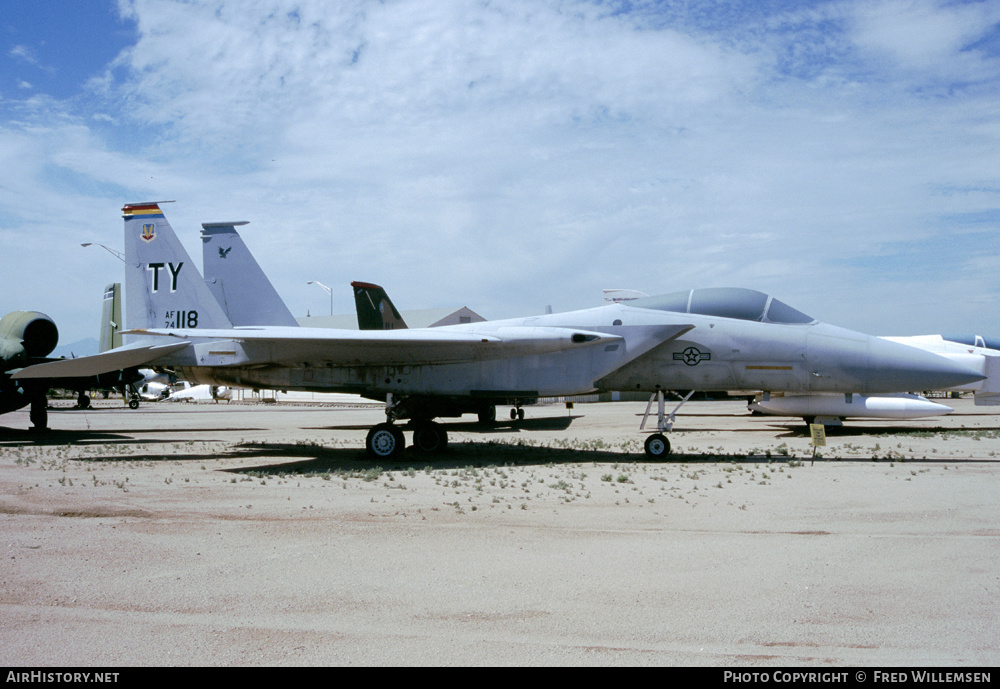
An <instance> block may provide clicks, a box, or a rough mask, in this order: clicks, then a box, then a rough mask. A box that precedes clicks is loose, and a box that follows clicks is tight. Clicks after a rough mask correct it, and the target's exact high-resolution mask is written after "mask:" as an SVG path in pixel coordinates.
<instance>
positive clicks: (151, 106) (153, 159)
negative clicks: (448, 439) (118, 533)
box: [0, 0, 1000, 344]
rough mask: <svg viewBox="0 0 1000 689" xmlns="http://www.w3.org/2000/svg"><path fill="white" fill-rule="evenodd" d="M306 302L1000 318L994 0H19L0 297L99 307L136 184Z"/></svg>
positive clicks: (79, 313) (887, 331)
mask: <svg viewBox="0 0 1000 689" xmlns="http://www.w3.org/2000/svg"><path fill="white" fill-rule="evenodd" d="M159 200H174V201H175V203H172V204H169V205H166V206H164V210H165V212H166V213H167V218H168V220H169V221H170V223H171V225H172V226H173V228H174V230H175V231H176V232H177V234H178V235H179V236H180V238H181V240H182V242H183V243H184V244H185V246H186V247H187V249H188V251H189V252H190V253H191V255H192V257H193V259H194V261H195V262H196V263H197V264H198V265H200V263H201V248H200V243H199V241H198V240H199V231H200V226H201V223H203V222H215V221H225V220H233V221H235V220H248V221H250V224H249V225H247V226H245V227H242V228H241V234H242V235H243V237H244V240H245V241H246V243H247V245H248V246H249V248H250V249H251V251H252V252H253V253H254V254H255V256H256V258H257V260H258V262H259V263H260V264H261V266H262V267H263V269H264V271H265V272H266V273H267V274H268V276H269V277H270V278H271V281H272V282H273V283H274V285H275V288H276V289H277V290H278V293H279V294H281V296H282V297H283V298H284V299H285V301H286V303H287V304H288V306H289V308H290V309H291V311H292V313H294V314H295V315H299V316H302V315H305V314H306V313H307V312H310V313H312V314H316V315H318V314H325V313H328V311H329V309H330V306H329V304H330V302H329V296H328V295H327V294H326V293H325V292H324V291H322V290H321V289H320V288H319V287H318V286H316V285H307V284H306V283H307V281H310V280H315V281H320V282H322V283H324V284H326V285H329V286H331V287H334V288H335V292H334V311H335V312H336V313H351V312H353V310H354V306H353V298H352V295H351V290H350V287H349V283H350V281H351V280H363V281H367V282H375V283H378V284H381V285H383V286H384V287H385V288H386V289H387V291H388V292H389V294H390V295H391V296H392V299H393V301H394V302H395V304H396V306H397V308H399V309H400V310H403V311H405V310H410V309H424V308H439V307H451V306H453V307H458V306H468V307H469V308H471V309H473V310H474V311H476V312H477V313H479V314H481V315H483V316H484V317H486V318H489V319H496V318H508V317H517V316H529V315H534V314H539V313H544V312H545V309H546V307H548V306H551V307H552V308H553V310H555V311H566V310H571V309H578V308H589V307H592V306H598V305H600V304H601V290H602V289H605V288H619V289H635V290H641V291H644V292H646V293H648V294H662V293H668V292H675V291H679V290H686V289H690V288H697V287H721V286H737V287H750V288H754V289H759V290H761V291H764V292H768V293H770V294H773V295H774V296H776V297H777V298H779V299H781V300H783V301H785V302H786V303H788V304H791V305H792V306H794V307H796V308H797V309H799V310H801V311H804V312H806V313H808V314H810V315H811V316H814V317H816V318H818V319H820V320H823V321H827V322H830V323H834V324H836V325H841V326H844V327H848V328H854V329H857V330H862V331H864V332H868V333H872V334H879V335H911V334H928V333H941V332H944V333H978V334H981V335H987V336H993V337H996V336H998V335H1000V313H998V311H1000V309H998V305H1000V3H996V2H991V1H989V0H984V1H969V2H960V1H955V2H950V1H944V0H865V1H863V2H860V1H859V2H844V1H839V0H831V1H820V0H816V1H812V2H809V1H803V0H769V1H767V2H762V1H760V0H742V1H741V0H718V1H715V2H713V1H712V0H665V1H662V2H652V1H649V2H646V1H642V0H635V1H631V2H630V1H627V0H621V1H618V2H613V1H598V0H564V1H552V2H545V1H543V0H505V1H503V2H499V1H479V2H473V1H471V0H470V1H452V0H384V1H383V2H369V1H367V0H336V1H330V2H324V1H321V0H309V2H303V1H297V0H239V2H236V1H235V0H183V1H180V0H119V1H117V2H115V1H113V0H91V1H89V2H86V3H81V2H77V1H75V0H73V1H69V0H8V1H7V2H5V3H4V4H3V6H2V8H0V246H2V247H3V249H2V251H0V257H2V258H0V276H2V278H0V314H2V313H7V312H8V311H12V310H18V309H25V310H38V311H42V312H44V313H47V314H48V315H49V316H51V317H52V318H53V319H54V320H55V321H56V323H57V325H58V327H59V329H60V334H61V337H60V342H61V343H64V344H65V343H68V342H72V341H74V340H78V339H82V338H87V337H96V336H97V329H98V323H99V320H100V298H101V294H102V292H103V288H104V286H105V285H106V284H107V283H109V282H113V281H122V276H123V272H122V264H121V263H120V262H119V260H118V259H117V258H115V257H114V256H113V255H112V254H111V253H109V252H105V251H103V250H101V249H100V248H99V247H97V246H91V247H89V248H83V247H81V246H80V245H81V243H83V242H94V243H103V244H105V245H107V246H109V247H111V248H113V249H116V250H121V247H122V246H123V239H122V227H123V225H122V219H121V207H122V205H123V204H125V203H131V202H140V201H159Z"/></svg>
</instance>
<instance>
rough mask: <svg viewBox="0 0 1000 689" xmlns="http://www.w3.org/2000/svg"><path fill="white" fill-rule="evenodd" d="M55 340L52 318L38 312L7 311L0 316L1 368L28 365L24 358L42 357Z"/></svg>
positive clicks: (55, 329) (57, 332)
mask: <svg viewBox="0 0 1000 689" xmlns="http://www.w3.org/2000/svg"><path fill="white" fill-rule="evenodd" d="M58 342H59V330H58V329H57V328H56V324H55V323H53V322H52V319H51V318H49V317H48V316H46V315H45V314H44V313H39V312H38V311H11V312H10V313H8V314H7V315H6V316H4V317H3V318H0V359H2V361H3V370H4V371H9V370H10V369H12V368H20V367H22V366H27V365H28V359H29V358H34V357H43V356H46V355H48V354H49V353H51V352H52V350H53V349H55V348H56V344H58Z"/></svg>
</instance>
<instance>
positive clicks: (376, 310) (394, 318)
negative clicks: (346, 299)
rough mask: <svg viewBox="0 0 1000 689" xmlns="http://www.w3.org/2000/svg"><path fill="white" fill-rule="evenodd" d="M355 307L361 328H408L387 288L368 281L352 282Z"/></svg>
mask: <svg viewBox="0 0 1000 689" xmlns="http://www.w3.org/2000/svg"><path fill="white" fill-rule="evenodd" d="M351 287H353V288H354V308H355V309H356V310H357V312H358V328H360V329H361V330H402V329H404V328H406V323H405V322H404V321H403V317H402V316H400V315H399V311H397V310H396V307H395V306H393V305H392V300H390V299H389V295H388V294H386V293H385V290H384V289H382V288H381V287H380V286H378V285H372V284H370V283H367V282H352V283H351Z"/></svg>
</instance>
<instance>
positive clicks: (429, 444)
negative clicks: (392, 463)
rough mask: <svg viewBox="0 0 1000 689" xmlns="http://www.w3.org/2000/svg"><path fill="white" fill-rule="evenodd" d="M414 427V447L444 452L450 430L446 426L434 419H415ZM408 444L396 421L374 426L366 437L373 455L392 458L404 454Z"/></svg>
mask: <svg viewBox="0 0 1000 689" xmlns="http://www.w3.org/2000/svg"><path fill="white" fill-rule="evenodd" d="M410 426H411V427H412V428H413V449H414V450H416V451H417V452H420V453H422V454H434V453H437V452H443V451H444V449H445V448H446V447H447V446H448V432H447V431H445V428H444V426H442V425H441V424H439V423H436V422H434V421H427V420H420V421H415V422H413V423H412V424H410ZM405 446H406V439H405V438H404V437H403V431H402V429H401V428H400V427H399V426H397V425H396V424H394V423H391V422H388V421H387V422H385V423H380V424H378V425H377V426H373V427H372V429H371V430H370V431H368V437H367V438H366V439H365V448H366V449H367V450H368V454H369V455H371V456H372V457H379V458H385V459H390V458H393V457H398V456H399V455H400V454H402V452H403V449H404V448H405Z"/></svg>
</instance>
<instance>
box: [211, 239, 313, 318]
mask: <svg viewBox="0 0 1000 689" xmlns="http://www.w3.org/2000/svg"><path fill="white" fill-rule="evenodd" d="M246 224H247V223H246V222H226V223H202V226H201V227H202V230H201V242H202V259H203V260H202V262H203V264H204V267H205V282H206V283H208V288H209V290H210V291H211V292H212V295H213V296H214V297H215V299H216V300H217V301H218V302H219V305H220V306H221V307H222V310H223V311H225V312H226V315H227V316H229V320H230V321H232V323H233V325H287V326H297V325H298V322H297V321H296V320H295V317H294V316H292V312H291V311H289V310H288V307H287V306H285V302H283V301H282V300H281V297H279V296H278V293H277V291H275V289H274V286H273V285H272V284H271V281H270V280H268V279H267V276H266V275H265V274H264V271H263V270H261V267H260V265H259V264H258V263H257V261H256V260H255V259H254V257H253V254H251V253H250V250H249V249H248V248H247V246H246V244H244V243H243V238H242V237H240V235H239V233H238V232H237V231H236V226H237V225H246Z"/></svg>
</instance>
